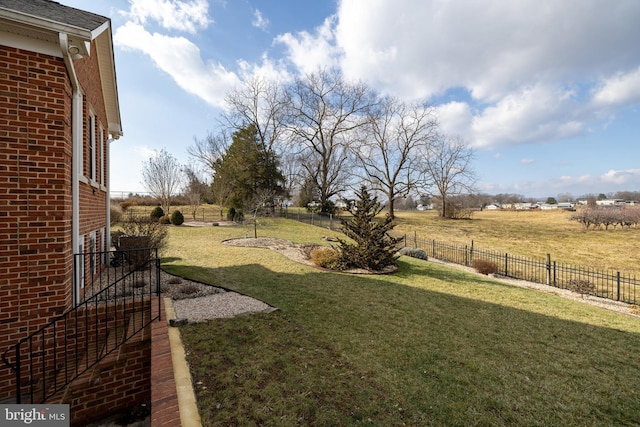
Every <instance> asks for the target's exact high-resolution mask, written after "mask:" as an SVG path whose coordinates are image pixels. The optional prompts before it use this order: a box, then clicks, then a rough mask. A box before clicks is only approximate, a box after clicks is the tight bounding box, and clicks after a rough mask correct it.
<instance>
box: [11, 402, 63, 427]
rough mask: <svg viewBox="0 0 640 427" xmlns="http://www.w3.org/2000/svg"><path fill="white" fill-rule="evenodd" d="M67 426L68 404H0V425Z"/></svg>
mask: <svg viewBox="0 0 640 427" xmlns="http://www.w3.org/2000/svg"><path fill="white" fill-rule="evenodd" d="M24 425H32V426H47V427H49V426H51V427H69V405H0V427H5V426H24Z"/></svg>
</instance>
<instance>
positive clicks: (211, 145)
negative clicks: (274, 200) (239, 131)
mask: <svg viewBox="0 0 640 427" xmlns="http://www.w3.org/2000/svg"><path fill="white" fill-rule="evenodd" d="M230 145H231V137H230V136H229V135H228V134H227V132H225V131H224V130H221V131H219V132H218V133H212V132H209V133H208V134H207V136H206V137H205V138H204V139H196V138H194V145H192V146H190V147H187V152H188V153H189V155H190V156H191V157H192V158H194V159H195V160H196V161H198V162H200V163H201V164H202V165H203V166H204V167H205V168H206V169H207V172H208V173H209V174H210V177H211V196H212V198H213V201H214V202H215V203H216V204H217V205H218V206H220V219H222V217H223V207H224V206H225V204H226V203H227V199H228V198H229V195H230V194H231V192H232V190H233V189H232V187H231V184H232V183H231V180H230V178H229V177H218V179H215V178H216V177H215V174H216V169H217V167H218V166H219V164H220V162H221V161H222V158H223V157H224V155H225V154H226V152H227V150H228V149H229V146H230Z"/></svg>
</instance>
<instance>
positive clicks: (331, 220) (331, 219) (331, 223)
mask: <svg viewBox="0 0 640 427" xmlns="http://www.w3.org/2000/svg"><path fill="white" fill-rule="evenodd" d="M329 230H333V214H329Z"/></svg>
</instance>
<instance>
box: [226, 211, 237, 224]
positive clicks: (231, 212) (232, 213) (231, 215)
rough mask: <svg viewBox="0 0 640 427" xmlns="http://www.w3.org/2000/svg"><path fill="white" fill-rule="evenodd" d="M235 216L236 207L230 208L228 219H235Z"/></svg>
mask: <svg viewBox="0 0 640 427" xmlns="http://www.w3.org/2000/svg"><path fill="white" fill-rule="evenodd" d="M235 217H236V209H235V208H231V209H229V211H228V212H227V221H233V220H234V219H235Z"/></svg>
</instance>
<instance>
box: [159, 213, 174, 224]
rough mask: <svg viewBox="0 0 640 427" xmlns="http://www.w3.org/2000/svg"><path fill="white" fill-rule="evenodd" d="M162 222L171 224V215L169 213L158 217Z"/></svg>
mask: <svg viewBox="0 0 640 427" xmlns="http://www.w3.org/2000/svg"><path fill="white" fill-rule="evenodd" d="M158 222H159V223H160V224H171V217H170V216H169V215H163V216H161V217H160V219H158Z"/></svg>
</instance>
